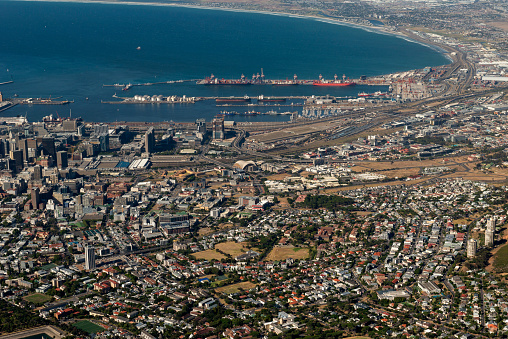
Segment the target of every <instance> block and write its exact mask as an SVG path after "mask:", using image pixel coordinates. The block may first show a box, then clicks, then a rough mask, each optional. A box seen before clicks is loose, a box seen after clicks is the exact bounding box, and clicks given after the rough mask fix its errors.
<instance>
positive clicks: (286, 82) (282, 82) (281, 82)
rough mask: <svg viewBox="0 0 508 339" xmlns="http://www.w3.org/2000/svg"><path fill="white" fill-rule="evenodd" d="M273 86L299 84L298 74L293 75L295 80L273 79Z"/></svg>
mask: <svg viewBox="0 0 508 339" xmlns="http://www.w3.org/2000/svg"><path fill="white" fill-rule="evenodd" d="M271 84H272V86H296V85H299V83H298V77H297V76H296V74H295V75H294V76H293V80H289V79H286V80H272V81H271Z"/></svg>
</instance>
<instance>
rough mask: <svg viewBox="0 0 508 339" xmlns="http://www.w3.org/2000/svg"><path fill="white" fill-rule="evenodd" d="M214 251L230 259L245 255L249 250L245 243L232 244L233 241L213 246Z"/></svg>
mask: <svg viewBox="0 0 508 339" xmlns="http://www.w3.org/2000/svg"><path fill="white" fill-rule="evenodd" d="M215 249H218V250H219V251H221V252H224V253H227V254H229V255H230V256H232V257H237V256H239V255H240V254H242V253H245V252H247V251H248V250H249V249H248V248H247V243H246V242H234V241H228V242H221V243H220V244H217V245H215Z"/></svg>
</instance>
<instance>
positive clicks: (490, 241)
mask: <svg viewBox="0 0 508 339" xmlns="http://www.w3.org/2000/svg"><path fill="white" fill-rule="evenodd" d="M495 233H496V219H494V218H490V219H489V220H488V221H487V228H486V229H485V246H486V247H492V246H494V235H495Z"/></svg>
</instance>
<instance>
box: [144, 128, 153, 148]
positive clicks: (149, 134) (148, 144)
mask: <svg viewBox="0 0 508 339" xmlns="http://www.w3.org/2000/svg"><path fill="white" fill-rule="evenodd" d="M154 148H155V132H154V129H153V127H150V128H149V129H148V131H146V133H145V152H146V153H152V152H153V151H154Z"/></svg>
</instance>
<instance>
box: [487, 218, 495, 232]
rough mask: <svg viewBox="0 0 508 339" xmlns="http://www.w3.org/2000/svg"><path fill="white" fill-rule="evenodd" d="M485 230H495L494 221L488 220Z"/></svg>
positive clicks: (492, 219)
mask: <svg viewBox="0 0 508 339" xmlns="http://www.w3.org/2000/svg"><path fill="white" fill-rule="evenodd" d="M487 229H492V230H494V231H495V230H496V219H494V218H490V219H489V220H488V221H487Z"/></svg>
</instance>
